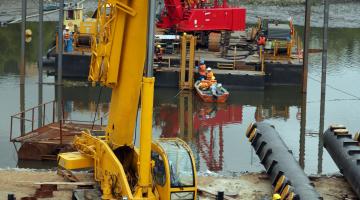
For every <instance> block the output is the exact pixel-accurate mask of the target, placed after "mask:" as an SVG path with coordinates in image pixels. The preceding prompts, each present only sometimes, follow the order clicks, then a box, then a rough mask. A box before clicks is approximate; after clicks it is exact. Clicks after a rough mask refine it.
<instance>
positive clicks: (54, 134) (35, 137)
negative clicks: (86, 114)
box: [12, 122, 101, 160]
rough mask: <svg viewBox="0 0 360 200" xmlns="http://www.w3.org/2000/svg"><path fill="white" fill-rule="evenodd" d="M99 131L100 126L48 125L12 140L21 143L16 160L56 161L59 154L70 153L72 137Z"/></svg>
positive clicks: (56, 123) (76, 124)
mask: <svg viewBox="0 0 360 200" xmlns="http://www.w3.org/2000/svg"><path fill="white" fill-rule="evenodd" d="M92 128H93V129H96V130H99V129H101V126H99V125H94V127H92V124H80V123H72V122H70V123H65V124H60V123H59V122H55V123H50V124H48V125H45V126H43V127H40V128H38V129H36V130H33V131H30V132H28V133H26V134H25V135H23V136H19V137H16V138H14V139H12V142H18V143H21V144H22V145H21V147H20V149H19V150H18V158H19V159H21V160H56V156H57V154H58V153H60V152H67V151H71V150H73V149H72V141H73V139H74V136H76V135H79V134H81V132H82V131H84V130H87V129H92Z"/></svg>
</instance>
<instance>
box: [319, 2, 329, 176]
mask: <svg viewBox="0 0 360 200" xmlns="http://www.w3.org/2000/svg"><path fill="white" fill-rule="evenodd" d="M329 6H330V5H329V0H324V28H323V51H322V67H321V100H320V101H321V103H320V125H319V126H320V127H319V149H318V173H319V174H321V172H322V156H323V145H324V141H323V140H324V139H323V134H324V116H325V99H326V68H327V49H328V26H329Z"/></svg>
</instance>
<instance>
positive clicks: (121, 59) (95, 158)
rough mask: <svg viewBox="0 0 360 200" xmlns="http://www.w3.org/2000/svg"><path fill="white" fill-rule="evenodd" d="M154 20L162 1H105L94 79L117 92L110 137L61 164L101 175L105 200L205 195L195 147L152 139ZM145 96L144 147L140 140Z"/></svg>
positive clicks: (90, 139) (85, 145)
mask: <svg viewBox="0 0 360 200" xmlns="http://www.w3.org/2000/svg"><path fill="white" fill-rule="evenodd" d="M154 16H155V1H154V0H132V1H128V0H99V2H98V9H97V29H98V30H97V33H96V35H95V36H94V38H93V39H92V57H91V68H90V72H89V80H90V81H92V82H93V83H100V84H101V85H104V86H107V87H110V88H112V96H111V103H110V114H109V122H108V125H107V128H106V130H105V132H104V134H102V135H99V134H98V133H96V132H91V131H86V132H83V133H82V134H81V136H79V137H76V138H75V139H74V143H73V144H74V147H75V148H76V149H77V152H70V153H62V154H59V156H58V165H59V167H62V168H65V169H69V170H72V169H82V168H94V178H95V180H96V181H98V182H99V184H100V187H101V190H102V199H131V200H132V199H139V200H140V199H161V200H167V199H196V196H197V190H196V189H197V178H196V168H195V162H194V158H193V155H192V152H191V149H190V148H189V146H188V145H187V144H186V143H185V142H184V141H182V140H180V139H178V138H173V139H164V138H162V139H157V140H155V141H153V140H152V115H153V97H154V81H155V80H154V77H153V75H152V61H153V34H154V21H153V20H154ZM144 69H146V70H144ZM144 74H145V76H144ZM140 97H141V109H140V116H141V117H140V119H141V123H140V146H139V148H137V147H135V144H134V139H133V138H134V134H135V133H134V132H135V131H134V130H135V126H136V115H137V112H138V103H139V99H140Z"/></svg>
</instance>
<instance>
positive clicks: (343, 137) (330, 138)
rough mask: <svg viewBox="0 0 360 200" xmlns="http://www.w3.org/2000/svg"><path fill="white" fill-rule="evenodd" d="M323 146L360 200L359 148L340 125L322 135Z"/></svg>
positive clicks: (331, 127) (333, 126)
mask: <svg viewBox="0 0 360 200" xmlns="http://www.w3.org/2000/svg"><path fill="white" fill-rule="evenodd" d="M324 146H325V148H326V150H327V151H328V152H329V154H330V155H331V157H332V159H333V160H334V161H335V163H336V165H337V166H338V168H339V169H340V172H341V173H342V174H343V175H344V177H345V179H346V180H347V181H348V182H349V184H350V185H351V187H352V188H353V190H354V191H355V193H356V195H357V197H359V198H360V146H359V142H358V141H355V140H353V139H352V136H351V134H349V131H348V130H347V129H346V128H345V127H344V126H341V125H332V126H330V128H329V129H328V130H326V132H325V134H324Z"/></svg>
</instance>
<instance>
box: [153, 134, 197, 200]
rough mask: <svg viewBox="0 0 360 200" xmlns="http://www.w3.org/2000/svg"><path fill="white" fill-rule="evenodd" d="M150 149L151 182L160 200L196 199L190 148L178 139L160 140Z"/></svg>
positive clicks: (194, 176)
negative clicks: (151, 162) (151, 163)
mask: <svg viewBox="0 0 360 200" xmlns="http://www.w3.org/2000/svg"><path fill="white" fill-rule="evenodd" d="M151 149H152V152H151V158H152V161H153V162H154V167H153V173H152V175H153V182H154V183H155V187H156V189H157V192H158V194H159V197H160V199H166V200H167V199H171V200H180V199H181V200H190V199H191V200H193V199H196V198H197V197H196V196H197V193H196V192H197V190H196V185H197V184H196V183H197V179H196V168H195V162H194V158H193V156H192V153H191V149H190V147H189V146H188V145H187V144H186V143H185V142H184V141H183V140H181V139H178V138H171V139H170V138H161V139H158V140H156V141H154V142H153V143H152V145H151Z"/></svg>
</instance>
